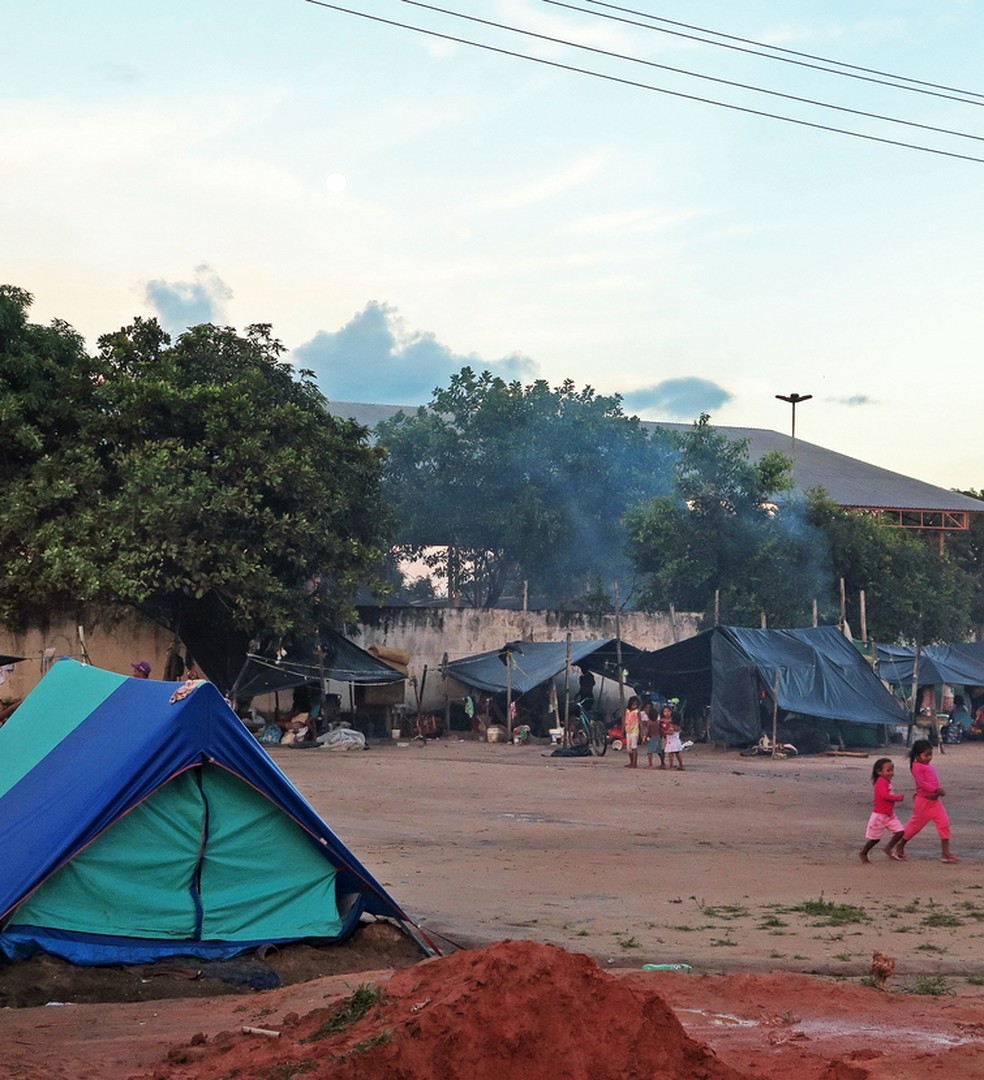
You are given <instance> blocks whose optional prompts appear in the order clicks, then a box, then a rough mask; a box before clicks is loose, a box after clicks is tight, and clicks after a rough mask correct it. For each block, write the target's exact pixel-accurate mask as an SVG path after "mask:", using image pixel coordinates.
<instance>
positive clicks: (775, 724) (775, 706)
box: [772, 671, 779, 758]
mask: <svg viewBox="0 0 984 1080" xmlns="http://www.w3.org/2000/svg"><path fill="white" fill-rule="evenodd" d="M778 738H779V672H778V671H777V672H776V677H775V680H774V682H773V684H772V756H773V758H777V757H778V756H779V747H778V745H777V740H778Z"/></svg>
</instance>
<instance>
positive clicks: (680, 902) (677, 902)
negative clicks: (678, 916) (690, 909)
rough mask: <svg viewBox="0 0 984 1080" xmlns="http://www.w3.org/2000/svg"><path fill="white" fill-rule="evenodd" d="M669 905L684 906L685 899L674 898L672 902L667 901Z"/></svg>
mask: <svg viewBox="0 0 984 1080" xmlns="http://www.w3.org/2000/svg"><path fill="white" fill-rule="evenodd" d="M666 902H667V903H668V904H682V903H683V898H682V897H680V896H674V897H673V899H672V900H667V901H666Z"/></svg>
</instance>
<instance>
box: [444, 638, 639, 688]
mask: <svg viewBox="0 0 984 1080" xmlns="http://www.w3.org/2000/svg"><path fill="white" fill-rule="evenodd" d="M507 652H508V653H510V654H511V655H512V662H511V664H509V665H507V663H506V653H507ZM619 653H621V658H622V665H623V667H624V668H627V669H628V670H629V671H630V672H631V670H632V668H633V666H634V665H635V666H638V664H639V662H640V660H641V659H642V658H643V657H645V656H647V655H648V654H647V653H645V652H644V651H643V650H642V649H637V648H635V647H634V646H632V645H627V644H626V643H625V642H622V643H621V646H620V647H619V646H618V643H617V641H616V639H615V638H602V639H600V640H593V641H572V642H571V643H570V658H571V666H572V667H579V668H587V669H588V670H590V671H593V672H594V673H595V674H596V675H603V676H605V677H606V678H611V679H617V678H618V655H619ZM566 667H567V642H566V641H511V642H509V643H508V644H506V645H504V646H503V647H502V648H501V649H493V650H491V651H490V652H483V653H476V654H475V655H474V656H465V657H462V658H461V659H460V660H452V661H450V663H447V664H445V665H444V669H443V670H444V674H445V675H448V676H450V677H451V678H452V679H457V680H458V682H460V683H464V684H465V685H466V686H472V687H474V688H475V689H476V690H487V691H488V692H489V693H491V694H500V693H504V692H505V691H506V689H507V688H508V687H509V686H511V687H512V691H513V693H514V694H525V693H526V692H527V691H529V690H533V689H535V688H536V687H538V686H540V685H541V684H542V683H545V682H547V680H549V679H552V678H554V677H555V676H556V675H559V674H560V673H561V672H562V671H564V670H565V668H566Z"/></svg>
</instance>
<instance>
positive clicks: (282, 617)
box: [0, 288, 385, 633]
mask: <svg viewBox="0 0 984 1080" xmlns="http://www.w3.org/2000/svg"><path fill="white" fill-rule="evenodd" d="M29 303H30V297H29V295H28V294H26V293H24V292H23V291H21V290H14V289H9V288H7V289H4V290H0V388H2V397H0V416H2V418H3V420H4V423H3V424H2V426H0V430H2V434H0V450H2V452H3V455H4V463H5V469H4V473H3V476H2V478H0V485H2V488H3V494H4V506H5V511H6V512H5V514H4V518H3V521H2V522H0V551H2V553H3V563H2V569H0V575H2V582H3V584H2V589H0V618H2V619H3V620H4V621H6V622H11V621H21V622H23V621H24V620H25V619H28V618H32V617H33V618H36V617H38V615H39V614H41V613H44V612H45V611H50V610H51V609H58V608H65V607H66V606H71V605H73V604H77V603H86V604H119V603H123V604H130V605H136V606H139V607H141V608H144V609H145V610H148V611H152V612H153V613H155V614H156V615H158V616H159V617H160V618H161V619H162V621H165V622H166V623H168V624H169V625H172V626H174V627H175V628H180V627H181V626H182V624H185V623H187V622H189V621H192V622H193V621H194V620H195V619H196V618H200V617H201V616H202V614H203V613H204V612H205V611H209V612H210V613H211V615H210V617H211V618H212V619H213V621H214V619H215V618H216V617H218V618H219V620H220V621H222V620H224V621H225V622H226V623H227V624H228V625H229V626H230V627H231V626H235V627H238V628H239V629H241V630H243V631H245V632H247V633H251V632H254V631H255V630H258V629H260V628H264V627H265V628H269V629H272V630H275V631H278V632H286V631H289V630H290V629H291V628H293V627H300V626H309V625H311V624H312V623H313V622H314V621H315V620H318V619H323V618H324V619H328V618H333V617H337V616H338V614H339V612H340V611H341V610H344V609H345V608H346V605H347V603H348V599H349V596H350V594H351V592H352V590H353V589H354V586H355V585H356V584H357V582H358V581H359V580H360V579H361V578H362V577H363V575H364V573H365V570H366V567H367V566H368V565H369V564H370V562H371V561H373V560H374V559H376V558H378V556H379V547H380V539H381V536H382V535H383V529H384V526H385V521H384V520H382V519H381V516H380V514H379V513H378V510H377V503H378V500H377V498H376V496H377V492H378V483H379V476H380V469H381V454H380V452H379V451H377V450H374V449H372V448H370V447H369V446H368V443H367V433H366V432H365V430H364V429H362V428H359V427H358V426H357V425H354V424H352V423H350V422H346V421H341V420H338V419H335V418H333V417H331V416H330V415H328V414H327V412H326V410H325V407H324V406H325V403H324V400H323V398H322V396H321V394H320V393H319V392H318V390H317V388H316V386H315V385H314V383H313V382H312V381H311V379H310V373H306V372H303V373H301V374H300V376H295V375H294V373H293V371H292V369H291V368H290V366H289V365H288V364H286V363H284V362H282V361H281V360H280V354H281V352H282V347H281V345H280V344H279V342H277V341H276V340H274V339H273V338H272V337H271V335H270V331H269V327H267V326H264V325H258V326H251V327H249V328H248V329H247V330H246V332H245V334H243V335H239V334H237V333H236V332H235V331H234V330H232V329H230V328H219V327H215V326H211V325H203V326H196V327H194V328H192V329H191V330H189V331H188V332H187V333H185V334H183V335H181V336H180V337H179V338H178V340H177V341H176V342H175V343H174V344H172V343H171V341H170V339H169V338H168V336H167V335H166V334H165V333H164V332H163V331H162V330H161V328H160V326H158V324H157V323H156V321H154V320H142V319H136V320H135V321H134V323H133V324H132V325H131V326H128V327H125V328H124V329H122V330H120V331H118V332H116V333H112V334H107V335H105V336H104V337H102V338H100V339H99V351H98V355H97V356H95V357H89V356H87V355H86V352H85V349H84V346H83V342H82V341H81V339H80V338H79V337H78V335H77V334H75V333H74V332H73V331H72V330H71V329H70V328H69V327H68V326H66V325H65V324H63V323H56V324H53V325H52V326H51V327H48V328H45V327H39V326H34V325H32V324H30V323H28V321H27V317H26V316H27V310H28V305H29Z"/></svg>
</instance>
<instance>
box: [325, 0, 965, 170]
mask: <svg viewBox="0 0 984 1080" xmlns="http://www.w3.org/2000/svg"><path fill="white" fill-rule="evenodd" d="M305 2H306V3H308V4H314V5H315V6H316V7H322V8H327V9H329V10H331V11H338V12H340V13H341V14H343V15H354V16H356V17H357V18H361V19H367V20H368V21H370V22H375V23H380V24H382V25H385V26H393V27H397V28H398V29H401V30H412V31H414V32H415V33H418V34H424V35H426V36H428V37H435V38H440V39H441V40H443V41H451V42H454V43H455V44H458V45H467V46H469V47H471V48H475V49H482V50H483V51H485V52H491V53H496V54H497V55H500V56H510V57H513V58H515V59H518V60H526V61H529V62H530V63H533V64H539V65H541V66H542V67H550V68H555V69H557V70H559V71H568V72H572V73H574V74H577V75H588V76H590V77H591V78H595V79H602V80H604V81H606V82H611V83H616V84H618V85H621V86H630V87H633V88H634V89H637V90H651V91H653V92H654V93H658V94H667V95H668V96H670V97H676V98H681V99H683V100H685V101H696V102H699V103H701V104H703V105H714V106H717V107H718V108H721V109H729V110H731V111H732V112H740V113H745V114H746V115H750V116H760V117H763V118H765V119H768V120H781V121H782V122H784V123H787V124H795V125H796V126H797V127H805V128H811V129H813V130H815V131H828V132H831V133H832V134H835V135H847V136H849V137H850V138H854V139H864V140H865V141H867V142H875V143H881V144H882V145H886V146H898V147H901V148H902V149H905V150H917V151H919V152H921V153H924V154H935V155H936V156H938V157H948V158H954V159H956V160H958V161H973V162H975V163H978V164H982V165H984V158H980V157H974V156H973V155H971V154H960V153H957V152H956V151H953V150H942V149H940V148H938V147H933V146H923V145H921V144H919V143H909V142H904V141H902V140H900V139H889V138H886V137H885V136H881V135H870V134H867V133H866V132H862V131H852V130H851V129H850V128H839V127H834V126H833V125H830V124H820V123H817V122H816V121H813V120H802V119H799V118H797V117H793V116H783V115H782V114H781V113H771V112H766V111H765V110H762V109H752V108H749V107H748V106H745V105H735V104H732V103H731V102H727V101H718V100H716V99H715V98H706V97H701V96H700V95H698V94H687V93H684V92H683V91H681V90H669V89H667V88H665V87H662V86H653V85H652V84H651V83H644V82H639V81H637V80H634V79H625V78H621V77H619V76H616V75H606V74H604V73H603V72H600V71H591V70H590V69H588V68H581V67H577V66H576V65H573V64H562V63H559V62H558V61H555V60H547V59H545V58H543V57H539V56H530V55H528V54H527V53H521V52H516V51H514V50H512V49H505V48H502V47H500V46H496V45H489V44H486V43H485V42H480V41H472V40H470V39H469V38H462V37H457V36H456V35H454V34H446V33H442V32H440V31H438V30H430V29H427V28H426V27H422V26H413V25H411V24H409V23H402V22H398V21H397V20H395V19H387V18H384V17H383V16H381V15H370V14H369V13H368V12H365V11H355V10H353V9H352V8H347V7H342V6H341V5H340V4H331V3H328V2H327V0H305Z"/></svg>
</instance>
